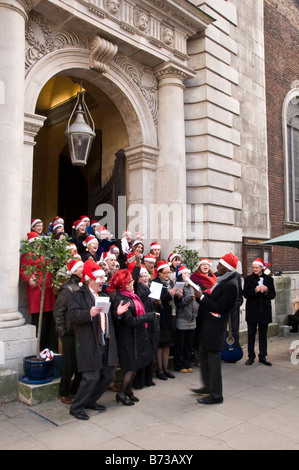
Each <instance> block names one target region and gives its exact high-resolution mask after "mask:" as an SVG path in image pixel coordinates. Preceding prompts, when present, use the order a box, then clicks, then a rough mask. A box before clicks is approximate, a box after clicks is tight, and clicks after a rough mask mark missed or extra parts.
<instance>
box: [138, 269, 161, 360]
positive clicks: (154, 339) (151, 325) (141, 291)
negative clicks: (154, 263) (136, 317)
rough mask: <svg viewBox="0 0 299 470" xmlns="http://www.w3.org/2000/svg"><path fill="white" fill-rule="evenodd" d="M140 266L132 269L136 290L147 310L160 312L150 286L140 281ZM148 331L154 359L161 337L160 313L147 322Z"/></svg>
mask: <svg viewBox="0 0 299 470" xmlns="http://www.w3.org/2000/svg"><path fill="white" fill-rule="evenodd" d="M139 273H140V267H139V266H135V267H134V269H133V271H132V277H133V279H134V281H135V283H134V292H135V294H136V295H138V297H139V298H140V300H141V302H142V303H143V305H144V310H145V312H146V313H147V312H158V309H157V307H156V305H155V301H154V300H153V299H151V298H150V297H149V294H150V293H151V291H150V288H149V287H147V286H145V285H144V284H141V283H140V282H138V279H139ZM147 333H148V335H149V339H150V342H151V345H152V349H153V360H154V359H155V352H156V350H157V347H158V344H159V338H160V315H155V316H154V318H153V320H151V321H149V322H148V323H147Z"/></svg>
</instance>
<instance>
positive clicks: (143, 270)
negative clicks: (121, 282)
mask: <svg viewBox="0 0 299 470" xmlns="http://www.w3.org/2000/svg"><path fill="white" fill-rule="evenodd" d="M142 274H147V275H148V276H149V273H148V270H147V269H146V267H145V266H141V268H140V271H139V276H142Z"/></svg>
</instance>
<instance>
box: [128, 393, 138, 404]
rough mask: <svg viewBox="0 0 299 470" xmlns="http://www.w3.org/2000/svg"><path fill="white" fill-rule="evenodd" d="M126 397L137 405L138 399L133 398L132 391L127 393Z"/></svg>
mask: <svg viewBox="0 0 299 470" xmlns="http://www.w3.org/2000/svg"><path fill="white" fill-rule="evenodd" d="M126 395H127V397H128V398H129V399H130V400H131V401H134V402H135V403H137V402H138V401H139V398H137V397H135V395H134V393H133V392H132V391H131V392H127V393H126Z"/></svg>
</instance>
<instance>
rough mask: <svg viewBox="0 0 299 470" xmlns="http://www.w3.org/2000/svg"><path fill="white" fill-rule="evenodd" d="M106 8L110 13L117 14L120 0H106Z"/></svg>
mask: <svg viewBox="0 0 299 470" xmlns="http://www.w3.org/2000/svg"><path fill="white" fill-rule="evenodd" d="M106 8H107V10H108V11H109V13H111V14H112V15H117V13H118V12H119V9H120V0H106Z"/></svg>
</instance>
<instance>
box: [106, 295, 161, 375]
mask: <svg viewBox="0 0 299 470" xmlns="http://www.w3.org/2000/svg"><path fill="white" fill-rule="evenodd" d="M121 301H123V304H126V303H127V302H130V307H129V309H128V310H127V311H126V312H125V313H124V314H123V315H121V317H119V316H117V314H116V310H117V307H118V305H119V304H120V302H121ZM113 316H114V319H115V320H116V321H117V323H118V328H117V342H118V355H119V362H120V367H121V369H122V370H138V369H140V368H141V367H145V366H147V365H149V364H150V363H151V362H152V361H153V350H152V346H151V343H150V339H149V335H148V333H147V330H146V326H145V323H147V322H149V321H151V320H153V318H154V316H155V312H153V311H152V312H147V313H145V314H144V315H140V316H139V317H137V316H136V310H135V306H134V303H133V300H132V299H129V298H128V297H125V296H124V295H121V294H120V293H119V292H117V293H116V298H115V302H114V315H113Z"/></svg>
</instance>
